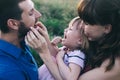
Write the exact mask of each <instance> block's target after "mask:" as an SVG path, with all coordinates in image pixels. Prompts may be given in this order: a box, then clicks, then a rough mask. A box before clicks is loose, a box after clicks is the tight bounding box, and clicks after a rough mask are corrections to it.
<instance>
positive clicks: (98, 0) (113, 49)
mask: <svg viewBox="0 0 120 80" xmlns="http://www.w3.org/2000/svg"><path fill="white" fill-rule="evenodd" d="M87 1H88V0H87ZM82 6H83V8H82ZM78 14H79V16H80V18H81V19H82V20H83V21H84V22H87V23H88V24H91V25H101V26H104V25H108V24H110V25H111V26H112V30H111V32H110V33H109V34H107V35H106V36H105V37H104V38H103V39H102V40H100V42H97V43H96V44H95V47H94V49H93V50H95V49H96V50H95V53H94V55H93V57H92V59H93V60H92V61H93V62H92V63H94V64H93V65H94V67H99V66H100V65H101V64H102V62H103V61H105V60H106V59H110V62H109V65H108V66H107V67H106V71H108V70H111V69H112V67H113V66H114V64H115V59H116V58H117V57H120V0H90V1H89V2H88V3H87V4H86V5H85V6H84V5H80V4H79V6H78Z"/></svg>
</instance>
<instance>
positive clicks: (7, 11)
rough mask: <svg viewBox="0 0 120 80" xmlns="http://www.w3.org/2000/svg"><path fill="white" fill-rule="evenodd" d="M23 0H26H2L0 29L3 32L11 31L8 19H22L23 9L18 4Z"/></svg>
mask: <svg viewBox="0 0 120 80" xmlns="http://www.w3.org/2000/svg"><path fill="white" fill-rule="evenodd" d="M21 1H25V0H0V30H1V31H2V32H3V33H7V32H9V28H8V26H7V20H8V19H16V20H20V19H21V13H22V10H21V9H20V8H19V5H18V4H19V3H20V2H21Z"/></svg>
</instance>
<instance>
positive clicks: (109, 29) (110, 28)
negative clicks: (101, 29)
mask: <svg viewBox="0 0 120 80" xmlns="http://www.w3.org/2000/svg"><path fill="white" fill-rule="evenodd" d="M111 30H112V25H111V24H108V25H106V26H105V33H106V34H108V33H110V32H111Z"/></svg>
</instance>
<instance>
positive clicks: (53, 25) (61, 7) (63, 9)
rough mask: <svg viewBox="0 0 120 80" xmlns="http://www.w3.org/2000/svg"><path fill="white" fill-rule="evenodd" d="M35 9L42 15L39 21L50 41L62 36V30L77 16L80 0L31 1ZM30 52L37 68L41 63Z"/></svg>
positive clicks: (37, 57) (36, 55)
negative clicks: (42, 24)
mask: <svg viewBox="0 0 120 80" xmlns="http://www.w3.org/2000/svg"><path fill="white" fill-rule="evenodd" d="M33 1H34V3H35V8H36V9H37V10H38V11H39V12H40V13H41V14H42V17H41V18H40V21H41V22H43V23H44V25H45V26H46V27H47V29H48V33H49V36H50V39H52V38H53V37H55V36H63V31H64V29H65V28H66V27H67V26H68V24H69V22H70V20H71V19H72V18H74V17H76V16H78V14H77V4H78V2H79V1H80V0H33ZM31 50H32V53H33V56H34V57H35V59H36V61H37V64H38V66H40V65H42V64H43V62H42V60H41V59H40V57H39V56H38V54H36V52H35V51H34V50H33V49H31Z"/></svg>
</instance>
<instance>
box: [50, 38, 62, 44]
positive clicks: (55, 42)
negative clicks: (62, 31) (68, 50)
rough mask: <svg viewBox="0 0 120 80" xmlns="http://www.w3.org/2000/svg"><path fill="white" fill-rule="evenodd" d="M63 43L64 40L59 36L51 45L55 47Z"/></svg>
mask: <svg viewBox="0 0 120 80" xmlns="http://www.w3.org/2000/svg"><path fill="white" fill-rule="evenodd" d="M61 42H62V38H61V37H60V36H57V37H55V38H54V39H53V40H52V41H51V44H53V45H56V46H57V45H58V44H59V43H61Z"/></svg>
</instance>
